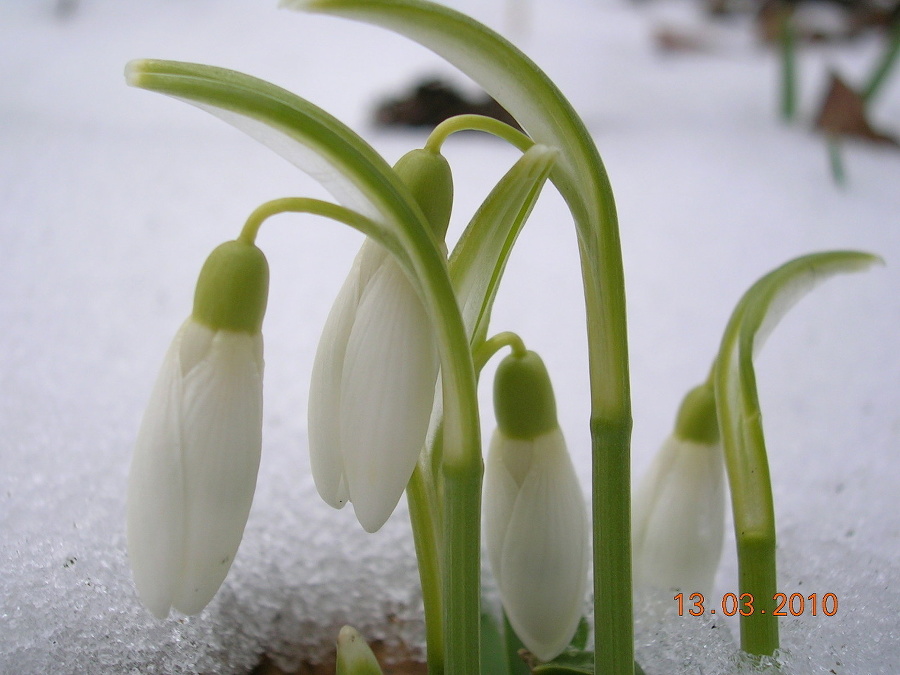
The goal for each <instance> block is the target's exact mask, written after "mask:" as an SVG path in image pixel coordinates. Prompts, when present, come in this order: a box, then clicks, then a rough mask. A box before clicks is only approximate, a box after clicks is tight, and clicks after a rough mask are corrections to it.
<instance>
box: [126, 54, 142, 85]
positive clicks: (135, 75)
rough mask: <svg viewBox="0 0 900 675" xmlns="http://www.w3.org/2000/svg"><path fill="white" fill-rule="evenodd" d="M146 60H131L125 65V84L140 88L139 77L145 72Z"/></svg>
mask: <svg viewBox="0 0 900 675" xmlns="http://www.w3.org/2000/svg"><path fill="white" fill-rule="evenodd" d="M146 64H147V59H132V60H131V61H129V62H128V63H126V64H125V82H127V83H128V85H129V86H131V87H140V86H141V76H142V75H143V74H144V73H145V71H146V68H145V66H146Z"/></svg>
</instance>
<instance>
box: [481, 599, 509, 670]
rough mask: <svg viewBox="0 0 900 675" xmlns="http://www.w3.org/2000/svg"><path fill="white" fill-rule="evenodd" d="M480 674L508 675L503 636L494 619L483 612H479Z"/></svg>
mask: <svg viewBox="0 0 900 675" xmlns="http://www.w3.org/2000/svg"><path fill="white" fill-rule="evenodd" d="M481 672H482V673H491V675H494V674H495V673H496V675H509V665H508V664H507V662H506V645H505V643H504V641H503V634H502V633H501V631H500V627H499V626H498V625H497V622H496V621H495V620H494V617H493V616H491V615H490V613H488V612H485V611H484V610H482V612H481Z"/></svg>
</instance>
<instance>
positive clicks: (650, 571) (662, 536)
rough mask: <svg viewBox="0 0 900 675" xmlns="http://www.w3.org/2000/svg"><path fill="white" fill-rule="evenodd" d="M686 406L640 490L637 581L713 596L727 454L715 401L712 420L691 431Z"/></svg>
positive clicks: (635, 519) (635, 509) (635, 507)
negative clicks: (686, 421) (685, 421)
mask: <svg viewBox="0 0 900 675" xmlns="http://www.w3.org/2000/svg"><path fill="white" fill-rule="evenodd" d="M698 391H699V390H698ZM710 396H711V394H710ZM689 398H690V395H689ZM687 402H688V399H686V404H687ZM710 405H711V406H713V407H709V406H710ZM686 407H687V405H685V406H683V407H682V413H681V414H680V416H679V424H678V426H677V428H676V430H675V432H674V433H673V434H672V435H671V436H669V437H668V438H667V439H666V441H665V442H664V443H663V446H662V448H661V450H660V451H659V454H657V456H656V457H655V459H654V460H653V463H652V464H651V466H650V468H649V470H648V471H647V473H646V474H645V475H644V477H643V479H642V480H641V482H640V483H639V485H638V487H637V489H636V490H635V492H634V499H633V502H632V550H633V565H634V582H635V586H636V587H637V588H639V589H641V588H642V589H653V588H656V589H666V590H680V591H683V592H684V593H704V594H706V595H708V594H709V593H710V591H711V590H712V587H713V582H714V580H715V576H716V568H717V567H718V565H719V559H720V557H721V555H722V541H723V538H724V534H725V471H724V457H723V453H722V447H721V444H720V443H719V441H718V433H717V430H716V427H715V418H714V415H715V408H714V403H709V404H708V405H707V408H706V410H707V416H709V415H711V416H712V417H710V419H709V424H706V425H705V428H704V425H703V424H697V423H696V421H697V420H696V419H695V420H694V422H695V423H694V424H693V426H692V427H687V428H688V430H687V431H686V430H685V429H686V426H685V424H683V422H684V418H685V417H686V414H685V408H686ZM696 412H697V411H696V410H695V413H696ZM695 417H696V415H695ZM698 430H700V432H698Z"/></svg>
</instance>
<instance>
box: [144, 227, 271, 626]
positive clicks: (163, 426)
mask: <svg viewBox="0 0 900 675" xmlns="http://www.w3.org/2000/svg"><path fill="white" fill-rule="evenodd" d="M267 297H268V265H267V263H266V259H265V257H264V256H263V254H262V252H261V251H260V250H259V249H258V248H256V246H254V245H253V244H251V243H248V242H245V241H242V240H238V241H231V242H227V243H225V244H222V245H221V246H219V247H218V248H216V249H215V250H214V251H213V252H212V254H211V255H210V256H209V258H208V259H207V261H206V263H205V264H204V266H203V269H202V271H201V273H200V278H199V280H198V282H197V289H196V293H195V296H194V309H193V312H192V314H191V317H190V318H188V320H187V321H185V322H184V324H183V325H182V326H181V328H180V329H179V331H178V333H177V334H176V335H175V339H174V340H173V341H172V345H171V346H170V347H169V350H168V352H167V354H166V357H165V360H164V361H163V366H162V368H161V370H160V373H159V376H158V378H157V381H156V385H155V386H154V388H153V392H152V394H151V396H150V401H149V403H148V405H147V410H146V412H145V413H144V419H143V422H142V423H141V427H140V431H139V433H138V438H137V443H136V447H135V451H134V457H133V459H132V464H131V472H130V476H129V482H128V509H127V510H128V514H127V518H128V556H129V560H130V562H131V568H132V571H133V573H134V580H135V585H136V586H137V590H138V593H139V595H140V597H141V600H142V601H143V603H144V604H145V605H146V606H147V607H148V608H149V609H150V611H151V612H153V614H154V615H156V616H157V617H159V618H163V617H165V616H166V615H168V613H169V610H170V608H173V607H174V608H175V609H177V610H178V611H180V612H184V613H185V614H196V613H197V612H199V611H200V610H202V609H203V608H204V607H205V606H206V605H207V604H208V603H209V601H210V600H211V599H212V597H213V595H215V593H216V591H217V590H218V588H219V586H220V585H221V584H222V581H223V580H224V579H225V576H226V574H227V573H228V570H229V568H230V567H231V563H232V561H233V560H234V556H235V553H236V552H237V548H238V545H239V544H240V541H241V537H242V536H243V532H244V526H245V524H246V522H247V517H248V515H249V512H250V504H251V502H252V499H253V493H254V490H255V489H256V475H257V470H258V468H259V458H260V449H261V435H262V377H263V340H262V333H261V332H260V328H261V326H262V320H263V316H264V314H265V308H266V299H267Z"/></svg>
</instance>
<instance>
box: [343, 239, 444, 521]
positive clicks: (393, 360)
mask: <svg viewBox="0 0 900 675" xmlns="http://www.w3.org/2000/svg"><path fill="white" fill-rule="evenodd" d="M438 365H439V364H438V355H437V348H436V346H435V344H434V339H433V336H432V333H431V330H430V324H429V321H428V317H427V314H426V312H425V308H424V306H423V305H422V303H421V301H420V300H419V297H418V295H417V294H416V292H415V289H413V287H412V285H411V284H410V283H409V281H408V280H407V278H406V276H405V275H404V274H403V272H402V271H401V270H400V268H399V266H397V264H396V263H395V262H394V261H393V259H391V258H389V257H385V258H384V260H383V262H382V263H381V265H380V266H379V267H378V269H377V270H376V271H375V273H374V275H373V277H372V278H371V280H369V282H368V283H367V284H365V287H364V289H363V292H362V297H361V298H360V304H359V308H358V310H357V315H356V321H355V322H354V324H353V328H352V330H351V333H350V339H349V342H348V344H347V351H346V355H345V360H344V369H343V373H342V381H341V404H340V406H341V407H340V440H341V448H342V450H343V458H344V470H345V472H346V476H347V480H348V484H349V488H350V501H352V502H353V508H354V510H355V512H356V517H357V519H358V520H359V522H360V524H362V526H363V528H364V529H365V530H366V531H368V532H374V531H376V530H378V529H379V528H380V527H381V526H382V525H383V524H384V523H385V521H386V520H387V519H388V517H389V516H390V514H391V513H392V512H393V510H394V507H395V506H396V505H397V502H398V501H399V499H400V497H401V495H402V494H403V490H404V489H405V488H406V484H407V483H408V482H409V478H410V476H411V475H412V472H413V469H414V468H415V464H416V461H417V459H418V457H419V453H420V452H421V449H422V447H423V445H424V442H425V437H426V434H427V432H428V422H429V418H430V415H431V409H432V405H433V402H434V386H435V382H436V379H437V372H438Z"/></svg>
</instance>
